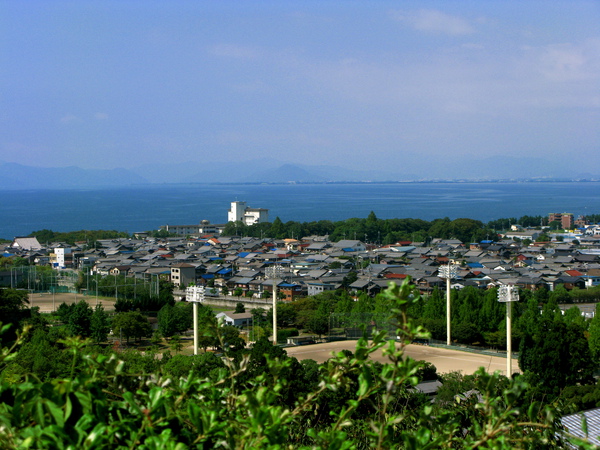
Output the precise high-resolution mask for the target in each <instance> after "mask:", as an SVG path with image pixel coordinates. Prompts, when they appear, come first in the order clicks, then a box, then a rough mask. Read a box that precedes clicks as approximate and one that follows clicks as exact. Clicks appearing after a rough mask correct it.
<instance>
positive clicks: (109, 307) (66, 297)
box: [29, 293, 115, 313]
mask: <svg viewBox="0 0 600 450" xmlns="http://www.w3.org/2000/svg"><path fill="white" fill-rule="evenodd" d="M81 300H85V301H86V302H87V303H89V305H90V306H91V307H92V308H94V307H95V306H96V302H98V303H101V304H102V306H103V307H104V309H105V310H106V311H113V310H114V309H115V299H114V298H105V297H98V299H96V297H95V296H87V295H81V294H65V293H59V294H51V293H43V294H29V306H30V307H34V306H35V307H39V308H40V312H43V313H50V312H52V311H56V308H58V306H59V305H60V304H61V303H63V302H65V303H66V304H68V305H70V304H72V303H77V302H79V301H81Z"/></svg>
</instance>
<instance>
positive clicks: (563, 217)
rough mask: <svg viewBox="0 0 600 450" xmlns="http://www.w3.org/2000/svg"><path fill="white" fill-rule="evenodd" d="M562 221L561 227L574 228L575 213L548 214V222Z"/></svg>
mask: <svg viewBox="0 0 600 450" xmlns="http://www.w3.org/2000/svg"><path fill="white" fill-rule="evenodd" d="M552 222H560V224H561V227H562V228H564V229H565V230H570V229H572V228H573V224H574V221H573V214H572V213H550V214H548V223H552Z"/></svg>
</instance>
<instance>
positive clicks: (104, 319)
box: [90, 304, 110, 343]
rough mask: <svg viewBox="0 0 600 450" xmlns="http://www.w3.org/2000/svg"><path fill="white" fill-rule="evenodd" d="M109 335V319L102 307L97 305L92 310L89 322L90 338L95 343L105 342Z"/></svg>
mask: <svg viewBox="0 0 600 450" xmlns="http://www.w3.org/2000/svg"><path fill="white" fill-rule="evenodd" d="M109 333H110V318H109V317H108V314H107V313H106V311H105V310H104V307H103V306H102V305H101V304H99V305H97V306H96V308H94V313H93V314H92V319H91V321H90V337H91V338H92V339H93V340H94V342H96V343H100V342H105V341H106V340H107V339H108V334H109Z"/></svg>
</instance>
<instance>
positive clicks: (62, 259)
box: [50, 247, 72, 269]
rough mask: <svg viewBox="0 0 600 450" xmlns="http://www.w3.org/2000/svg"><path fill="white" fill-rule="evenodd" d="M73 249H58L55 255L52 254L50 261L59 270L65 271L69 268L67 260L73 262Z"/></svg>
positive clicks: (55, 250)
mask: <svg viewBox="0 0 600 450" xmlns="http://www.w3.org/2000/svg"><path fill="white" fill-rule="evenodd" d="M68 255H71V249H70V248H69V247H56V248H55V249H54V253H53V254H50V260H51V263H52V265H53V266H54V267H55V268H58V269H65V268H66V267H67V259H69V262H70V263H71V262H72V259H71V256H68Z"/></svg>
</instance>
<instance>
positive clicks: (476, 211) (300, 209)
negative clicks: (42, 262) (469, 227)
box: [0, 182, 600, 239]
mask: <svg viewBox="0 0 600 450" xmlns="http://www.w3.org/2000/svg"><path fill="white" fill-rule="evenodd" d="M0 196H1V197H0V198H1V201H0V237H2V238H5V239H12V238H13V237H15V236H25V235H27V234H29V233H31V232H32V231H37V230H41V229H50V230H54V231H74V230H82V229H110V230H113V229H114V230H119V231H128V232H130V233H131V232H134V231H147V230H154V229H158V227H159V226H161V225H166V224H170V225H188V224H197V223H199V222H200V221H201V220H203V219H207V220H210V221H211V223H224V222H226V221H227V211H228V209H229V206H230V203H231V202H232V201H235V200H240V201H246V202H247V203H248V206H250V207H253V208H268V209H269V219H270V221H273V219H275V217H279V218H280V219H281V220H282V221H284V222H287V221H290V220H293V221H298V222H310V221H316V220H322V219H323V220H332V221H336V220H344V219H348V218H351V217H360V218H365V217H367V216H368V215H369V212H370V211H374V212H375V214H376V215H377V217H379V218H380V219H390V218H418V219H424V220H433V219H436V218H441V217H449V218H450V219H456V218H461V217H468V218H472V219H477V220H481V221H483V222H488V221H490V220H494V219H500V218H507V217H515V218H519V217H521V216H524V215H531V216H537V215H543V216H545V215H547V214H548V213H550V212H570V213H573V214H575V216H578V215H585V214H599V213H600V183H598V182H581V183H576V182H564V183H562V182H553V183H541V182H536V183H534V182H532V183H366V184H295V185H294V184H291V185H198V184H196V185H148V186H139V187H131V188H119V189H95V190H91V189H90V190H28V191H4V192H0Z"/></svg>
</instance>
